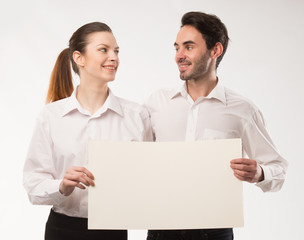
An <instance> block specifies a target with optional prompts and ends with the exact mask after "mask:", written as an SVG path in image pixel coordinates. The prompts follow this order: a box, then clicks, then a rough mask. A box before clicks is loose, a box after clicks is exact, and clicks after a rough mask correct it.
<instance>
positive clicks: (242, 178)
mask: <svg viewBox="0 0 304 240" xmlns="http://www.w3.org/2000/svg"><path fill="white" fill-rule="evenodd" d="M234 176H235V177H236V178H237V179H239V180H241V181H246V182H250V183H251V182H252V178H248V177H243V176H241V175H238V174H236V173H234Z"/></svg>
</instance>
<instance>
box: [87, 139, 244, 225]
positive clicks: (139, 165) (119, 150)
mask: <svg viewBox="0 0 304 240" xmlns="http://www.w3.org/2000/svg"><path fill="white" fill-rule="evenodd" d="M241 156H242V151H241V140H240V139H223V140H207V141H196V142H107V141H90V142H89V170H90V171H91V172H92V173H93V174H94V176H95V184H96V186H95V187H89V203H88V204H89V206H88V228H89V229H198V228H226V227H241V226H243V195H242V194H243V193H242V182H241V181H239V180H238V179H236V178H235V177H234V175H233V171H232V169H231V168H230V160H232V159H234V158H240V157H241Z"/></svg>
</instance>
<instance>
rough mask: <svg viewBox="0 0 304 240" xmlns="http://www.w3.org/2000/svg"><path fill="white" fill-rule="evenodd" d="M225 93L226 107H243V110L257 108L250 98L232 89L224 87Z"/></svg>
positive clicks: (253, 110) (255, 109)
mask: <svg viewBox="0 0 304 240" xmlns="http://www.w3.org/2000/svg"><path fill="white" fill-rule="evenodd" d="M225 94H226V100H227V106H228V107H229V106H230V107H237V108H241V109H243V110H244V111H250V112H256V111H257V110H258V107H257V106H256V105H255V104H254V102H253V101H252V100H251V99H249V98H247V97H245V96H244V95H242V94H240V93H237V92H236V91H234V90H231V89H229V88H227V87H225Z"/></svg>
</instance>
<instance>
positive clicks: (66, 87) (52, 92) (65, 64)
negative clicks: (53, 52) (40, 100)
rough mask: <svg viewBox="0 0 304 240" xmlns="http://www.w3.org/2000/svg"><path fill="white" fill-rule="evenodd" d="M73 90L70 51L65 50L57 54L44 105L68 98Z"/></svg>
mask: <svg viewBox="0 0 304 240" xmlns="http://www.w3.org/2000/svg"><path fill="white" fill-rule="evenodd" d="M73 90H74V85H73V79H72V72H71V62H70V50H69V48H66V49H64V50H63V51H62V52H61V53H60V54H59V56H58V58H57V61H56V63H55V66H54V68H53V71H52V74H51V79H50V85H49V90H48V93H47V97H46V103H51V102H55V101H57V100H60V99H63V98H66V97H69V96H71V94H72V92H73Z"/></svg>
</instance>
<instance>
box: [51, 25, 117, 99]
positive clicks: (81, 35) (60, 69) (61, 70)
mask: <svg viewBox="0 0 304 240" xmlns="http://www.w3.org/2000/svg"><path fill="white" fill-rule="evenodd" d="M94 32H112V30H111V28H110V27H109V26H108V25H106V24H104V23H101V22H92V23H88V24H85V25H83V26H82V27H80V28H79V29H77V31H76V32H74V33H73V35H72V37H71V38H70V41H69V47H68V48H66V49H64V50H63V51H62V52H61V53H60V54H59V56H58V58H57V60H56V63H55V66H54V68H53V71H52V74H51V79H50V84H49V89H48V93H47V97H46V103H50V102H55V101H57V100H60V99H63V98H66V97H69V96H71V94H72V92H73V90H74V85H73V79H72V72H71V65H72V68H73V71H74V72H75V73H76V74H78V75H79V70H78V67H77V64H76V63H75V62H74V60H73V52H74V51H79V52H80V53H82V54H84V53H85V47H86V45H87V38H88V35H89V34H91V33H94Z"/></svg>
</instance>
